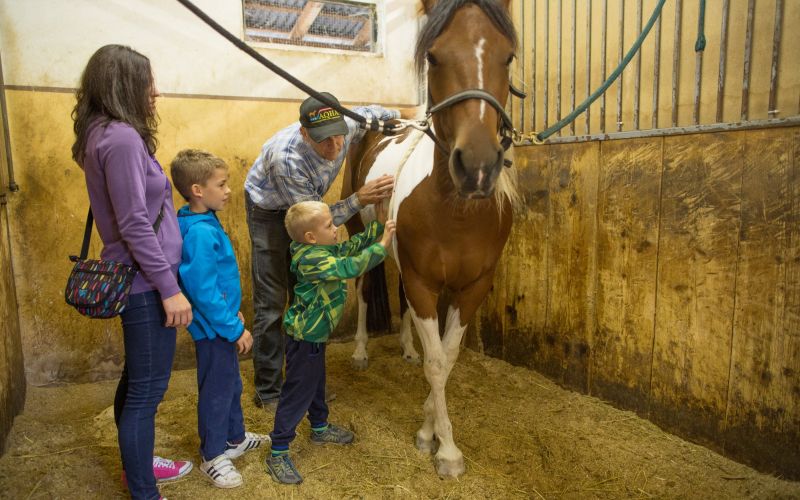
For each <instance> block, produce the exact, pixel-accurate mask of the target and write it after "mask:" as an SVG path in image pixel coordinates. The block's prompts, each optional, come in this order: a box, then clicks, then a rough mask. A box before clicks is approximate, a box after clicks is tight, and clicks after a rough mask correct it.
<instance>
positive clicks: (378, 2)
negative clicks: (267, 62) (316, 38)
mask: <svg viewBox="0 0 800 500" xmlns="http://www.w3.org/2000/svg"><path fill="white" fill-rule="evenodd" d="M315 1H319V2H323V3H325V2H330V3H343V4H353V5H357V4H366V5H373V6H374V9H375V26H376V28H377V35H376V37H375V50H374V51H362V50H348V49H341V48H334V47H317V46H311V45H295V44H293V43H274V42H262V41H255V40H248V39H247V30H248V27H247V23H246V21H245V2H246V0H242V41H244V43H246V44H247V45H249V46H251V47H253V48H255V49H269V50H280V51H284V52H304V53H309V52H310V53H314V54H326V55H347V56H359V57H384V56H385V46H386V45H385V43H384V37H385V31H386V30H385V24H386V23H385V19H386V16H385V7H386V6H385V3H386V0H315Z"/></svg>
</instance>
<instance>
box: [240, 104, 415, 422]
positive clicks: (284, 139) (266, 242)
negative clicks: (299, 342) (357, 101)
mask: <svg viewBox="0 0 800 500" xmlns="http://www.w3.org/2000/svg"><path fill="white" fill-rule="evenodd" d="M324 95H325V96H326V97H328V98H329V99H331V100H332V101H333V102H335V103H336V104H339V101H338V100H337V99H336V98H335V97H334V96H333V95H331V94H329V93H324ZM353 111H354V112H355V113H358V114H360V115H362V116H364V117H367V118H372V119H377V120H390V119H393V118H399V117H400V113H399V112H398V111H396V110H388V109H384V108H382V107H380V106H376V105H373V106H365V107H357V108H354V109H353ZM363 136H364V130H362V129H360V128H359V126H358V123H356V122H355V121H354V120H351V119H350V118H345V117H343V116H342V115H341V114H339V112H338V111H336V110H335V109H333V108H331V107H330V106H328V105H327V104H324V103H322V102H321V101H319V100H317V99H315V98H313V97H310V98H308V99H306V100H305V101H303V103H302V104H301V105H300V121H299V122H295V123H293V124H291V125H289V126H288V127H286V128H284V129H283V130H281V131H279V132H278V133H277V134H275V135H274V136H273V137H272V138H271V139H269V140H268V141H267V142H266V143H265V144H264V146H263V147H262V149H261V154H260V155H259V156H258V158H257V159H256V161H255V163H254V164H253V166H252V167H251V168H250V172H249V173H248V174H247V179H246V180H245V184H244V188H245V192H246V196H245V204H246V207H247V226H248V228H249V231H250V240H251V241H252V274H253V306H254V309H255V321H254V325H253V329H252V333H253V367H254V372H255V374H254V379H255V380H254V381H255V391H256V393H255V396H254V398H253V400H254V402H255V404H256V405H257V406H259V407H265V408H267V409H270V410H272V411H274V410H275V408H276V407H277V404H278V396H279V395H280V390H281V384H282V382H283V378H282V377H283V375H282V368H283V356H284V345H285V342H284V334H283V332H282V329H281V328H282V327H281V323H282V321H281V320H282V316H283V311H284V309H285V306H286V301H287V297H288V299H290V300H291V298H292V295H293V288H294V283H295V279H294V276H293V274H292V273H291V272H289V262H290V255H289V243H290V242H291V240H290V238H289V235H288V233H287V232H286V228H285V227H284V222H283V221H284V217H285V216H286V211H287V210H288V209H289V207H290V206H292V205H294V204H295V203H298V202H300V201H305V200H322V197H323V196H324V195H325V193H326V192H327V191H328V189H330V187H331V184H332V183H333V181H334V179H336V176H337V175H338V174H339V170H340V169H341V167H342V163H344V159H345V156H346V154H347V148H348V147H349V146H350V144H353V143H357V142H358V141H360V140H361V138H362V137H363ZM393 186H394V179H393V178H392V177H390V176H384V177H381V178H378V179H375V180H373V181H371V182H368V183H367V184H365V185H364V186H363V187H362V188H361V189H359V190H358V192H357V193H354V194H353V195H351V196H350V197H348V198H346V199H344V200H341V201H338V202H337V203H334V204H333V205H330V209H331V214H332V215H333V222H334V224H336V225H340V224H343V223H344V222H345V221H346V220H348V219H349V218H350V217H352V216H353V215H355V214H356V213H357V212H358V211H359V210H361V208H362V207H364V206H366V205H369V204H372V203H376V202H378V201H381V200H383V199H384V198H388V197H389V196H391V193H392V188H393Z"/></svg>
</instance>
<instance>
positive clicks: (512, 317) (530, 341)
mask: <svg viewBox="0 0 800 500" xmlns="http://www.w3.org/2000/svg"><path fill="white" fill-rule="evenodd" d="M549 150H550V147H549V146H527V147H522V148H516V149H515V160H514V166H513V167H512V168H516V169H518V181H519V191H520V195H521V196H522V197H523V199H524V200H525V207H524V209H523V210H521V211H520V212H519V213H517V214H515V215H514V225H513V226H512V228H511V235H510V236H509V239H508V243H507V244H506V249H505V253H504V256H503V263H504V269H503V271H504V272H503V275H502V276H503V279H502V280H501V281H500V284H499V285H498V282H497V280H496V281H495V289H498V287H499V286H501V287H504V289H505V294H504V295H505V301H504V302H499V303H498V304H496V306H495V308H494V310H495V311H497V314H498V315H499V316H501V317H502V322H503V325H504V332H503V342H502V344H503V349H502V350H503V359H505V360H506V361H508V362H510V363H512V364H515V365H521V366H527V367H529V368H535V367H536V366H537V365H538V363H537V362H536V360H537V359H539V357H540V354H541V349H542V341H543V339H544V337H545V333H544V332H545V327H546V322H547V299H548V295H547V294H548V276H549V267H548V257H549V254H548V252H547V245H546V244H545V242H546V241H547V240H548V238H549V225H548V221H549V219H550V215H549V213H550V202H549V200H550V193H549V191H548V184H549V179H550V173H549V165H548V161H549V154H550V153H549ZM486 341H487V340H486V339H485V340H484V342H486Z"/></svg>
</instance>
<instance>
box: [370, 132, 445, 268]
mask: <svg viewBox="0 0 800 500" xmlns="http://www.w3.org/2000/svg"><path fill="white" fill-rule="evenodd" d="M416 134H423V132H420V131H419V130H415V131H413V132H411V134H409V136H408V137H407V138H406V140H405V141H403V142H402V143H398V142H397V138H395V137H387V138H385V139H383V140H382V141H381V142H380V144H384V143H385V142H389V144H388V145H387V146H386V148H385V149H384V150H383V151H381V152H380V153H379V154H378V156H377V158H375V161H374V162H373V164H372V168H371V169H370V171H369V172H368V173H367V177H366V179H365V181H364V182H369V181H371V180H373V179H377V178H378V177H380V176H382V175H384V174H389V175H391V176H394V177H395V180H394V183H395V184H394V194H393V195H392V199H391V204H392V205H391V207H389V211H388V212H389V213H392V214H398V213H399V211H400V204H401V203H403V200H405V199H406V198H408V196H409V195H411V193H412V192H413V191H414V188H416V187H417V186H418V185H419V184H420V183H421V182H422V181H423V180H425V178H426V177H428V176H429V175H431V173H432V172H433V161H431V158H433V149H434V147H435V144H434V143H433V141H432V140H430V138H428V137H422V138H421V139H419V140H417V139H418V138H417V137H416ZM414 144H416V147H415V149H414V151H412V152H411V153H410V154H409V155H408V158H407V159H406V162H405V164H403V165H402V168H400V167H401V165H400V161H401V160H402V159H403V157H405V156H406V152H407V151H408V148H410V147H413V145H414ZM398 170H400V172H399V175H398ZM361 220H363V221H364V224H367V223H368V222H370V221H373V220H375V209H374V207H373V206H372V205H369V206H367V207H366V208H364V209H362V210H361ZM396 247H397V239H396V238H395V241H394V242H393V244H392V252H391V253H392V256H393V257H394V260H395V262H397V266H398V267H400V262H399V261H398V259H397V248H396Z"/></svg>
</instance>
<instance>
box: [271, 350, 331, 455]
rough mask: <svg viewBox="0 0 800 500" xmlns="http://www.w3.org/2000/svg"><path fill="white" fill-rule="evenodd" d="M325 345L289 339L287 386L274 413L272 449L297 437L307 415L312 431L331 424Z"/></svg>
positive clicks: (285, 383) (284, 384)
mask: <svg viewBox="0 0 800 500" xmlns="http://www.w3.org/2000/svg"><path fill="white" fill-rule="evenodd" d="M325 345H326V344H325V343H324V342H323V343H319V342H306V341H305V340H295V339H294V338H292V337H286V382H284V383H283V388H282V389H281V399H280V401H279V402H278V408H277V409H276V410H275V428H274V429H273V430H272V432H271V433H270V438H271V439H272V446H274V447H276V449H278V448H282V447H284V446H288V445H289V443H291V442H292V441H293V440H294V438H295V436H296V429H297V424H299V423H300V421H301V420H303V417H304V416H305V415H306V412H307V413H308V421H309V422H310V423H311V427H320V426H323V425H325V424H327V423H328V405H327V404H326V403H325Z"/></svg>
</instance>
